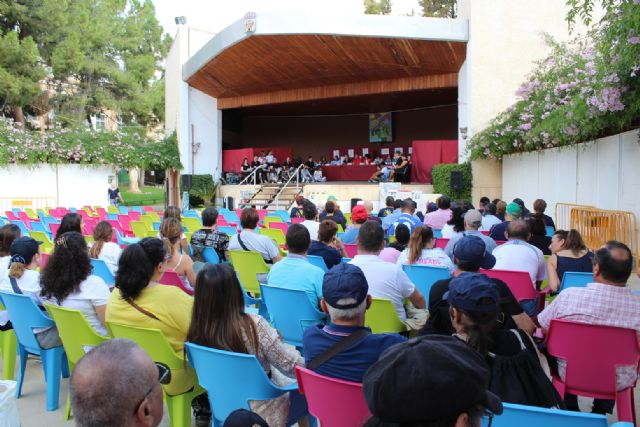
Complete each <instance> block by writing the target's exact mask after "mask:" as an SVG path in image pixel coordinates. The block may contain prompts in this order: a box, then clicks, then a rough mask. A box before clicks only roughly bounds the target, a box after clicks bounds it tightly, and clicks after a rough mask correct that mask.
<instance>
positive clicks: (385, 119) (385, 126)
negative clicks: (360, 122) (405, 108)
mask: <svg viewBox="0 0 640 427" xmlns="http://www.w3.org/2000/svg"><path fill="white" fill-rule="evenodd" d="M369 142H391V113H369Z"/></svg>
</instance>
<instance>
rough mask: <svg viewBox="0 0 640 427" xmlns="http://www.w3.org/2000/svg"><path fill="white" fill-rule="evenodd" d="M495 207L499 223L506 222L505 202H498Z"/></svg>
mask: <svg viewBox="0 0 640 427" xmlns="http://www.w3.org/2000/svg"><path fill="white" fill-rule="evenodd" d="M495 205H496V217H497V218H498V219H499V220H500V221H505V220H506V214H507V202H505V201H503V200H498V202H497V203H495ZM494 240H495V239H494Z"/></svg>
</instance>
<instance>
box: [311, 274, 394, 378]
mask: <svg viewBox="0 0 640 427" xmlns="http://www.w3.org/2000/svg"><path fill="white" fill-rule="evenodd" d="M320 306H321V307H322V310H323V311H324V312H325V313H327V315H328V316H329V320H330V321H329V323H328V324H327V325H314V326H311V327H309V328H307V329H306V330H305V332H304V336H303V338H302V350H303V356H304V360H305V362H306V366H307V368H309V369H312V370H314V371H316V372H317V373H319V374H321V375H325V376H328V377H333V378H338V379H342V380H347V381H353V382H362V376H363V375H364V373H365V371H366V370H367V368H368V367H369V366H370V365H371V364H372V363H374V362H375V361H376V360H378V356H380V353H382V352H383V351H384V350H385V349H386V348H388V347H390V346H392V345H395V344H397V343H400V342H403V341H406V338H405V337H403V336H401V335H399V334H372V333H371V329H369V328H367V327H365V326H364V315H365V311H366V310H367V309H368V308H369V307H370V306H371V296H369V285H368V284H367V278H366V277H365V276H364V273H362V270H360V268H359V267H356V266H355V265H351V264H338V265H336V266H335V267H333V268H332V269H331V270H329V271H328V272H327V273H326V274H325V275H324V280H323V282H322V300H321V301H320Z"/></svg>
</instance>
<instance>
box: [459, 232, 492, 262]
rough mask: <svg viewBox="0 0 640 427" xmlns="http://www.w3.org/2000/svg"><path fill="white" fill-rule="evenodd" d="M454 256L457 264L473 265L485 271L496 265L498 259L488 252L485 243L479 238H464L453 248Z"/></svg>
mask: <svg viewBox="0 0 640 427" xmlns="http://www.w3.org/2000/svg"><path fill="white" fill-rule="evenodd" d="M453 256H454V257H455V259H456V263H457V264H466V265H469V264H471V265H474V266H477V267H478V268H484V269H485V270H490V269H492V268H493V266H494V265H496V258H495V257H494V256H493V255H491V253H490V252H488V251H487V248H486V245H485V243H484V241H483V240H482V239H481V238H480V237H478V236H468V235H467V236H462V238H461V239H460V240H458V241H457V242H456V244H455V245H454V246H453Z"/></svg>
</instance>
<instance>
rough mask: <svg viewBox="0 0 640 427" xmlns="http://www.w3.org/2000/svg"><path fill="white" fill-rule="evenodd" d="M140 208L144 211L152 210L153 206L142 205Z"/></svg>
mask: <svg viewBox="0 0 640 427" xmlns="http://www.w3.org/2000/svg"><path fill="white" fill-rule="evenodd" d="M142 210H143V211H145V212H153V206H143V207H142Z"/></svg>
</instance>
